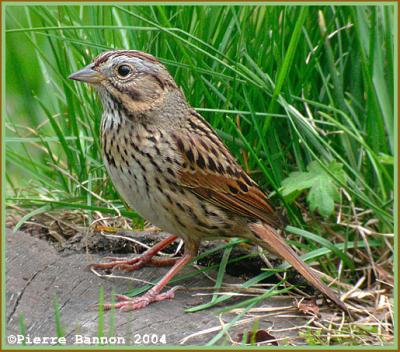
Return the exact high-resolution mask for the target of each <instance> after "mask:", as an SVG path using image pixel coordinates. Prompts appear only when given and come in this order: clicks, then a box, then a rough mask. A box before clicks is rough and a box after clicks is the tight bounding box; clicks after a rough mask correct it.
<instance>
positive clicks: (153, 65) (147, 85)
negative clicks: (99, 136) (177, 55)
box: [68, 50, 176, 113]
mask: <svg viewBox="0 0 400 352" xmlns="http://www.w3.org/2000/svg"><path fill="white" fill-rule="evenodd" d="M68 78H69V79H73V80H76V81H82V82H86V83H89V84H91V85H93V86H94V87H95V89H96V90H97V91H98V92H99V93H100V97H101V100H102V102H103V105H105V108H106V107H107V106H106V105H107V104H109V103H110V102H114V103H117V105H118V106H121V104H122V106H123V107H124V108H125V109H127V110H128V111H130V112H131V113H137V112H144V111H146V110H149V109H151V108H152V107H154V106H155V105H157V104H159V103H160V102H161V101H162V100H163V99H164V96H165V94H166V93H167V92H168V91H170V90H173V89H175V88H176V83H175V81H174V80H173V78H172V77H171V75H170V74H169V73H168V71H167V69H166V68H165V66H164V65H162V64H161V63H160V62H159V61H158V60H157V59H156V58H155V57H153V56H151V55H150V54H147V53H144V52H141V51H136V50H113V51H107V52H104V53H102V54H101V55H99V56H97V57H96V58H95V59H93V61H92V62H91V63H90V64H89V65H87V66H86V67H84V68H83V69H81V70H79V71H77V72H75V73H73V74H72V75H70V76H69V77H68Z"/></svg>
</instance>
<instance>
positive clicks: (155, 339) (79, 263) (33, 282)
mask: <svg viewBox="0 0 400 352" xmlns="http://www.w3.org/2000/svg"><path fill="white" fill-rule="evenodd" d="M6 236H7V237H6V291H7V292H6V333H7V336H10V335H15V336H16V335H18V334H21V329H24V328H25V334H26V335H29V336H30V337H32V338H33V337H40V338H43V337H52V336H57V331H56V326H57V323H56V314H55V308H54V300H55V298H56V300H57V301H58V303H57V305H58V304H59V308H60V321H61V327H62V330H63V334H64V336H65V337H66V341H67V342H66V343H67V345H71V344H75V343H76V342H77V341H78V340H76V335H80V336H84V337H87V338H91V337H97V336H99V326H101V324H99V314H98V308H97V306H96V304H97V303H98V297H99V288H100V287H103V288H104V292H105V301H110V299H111V294H112V292H114V293H124V292H126V291H128V290H129V289H131V288H134V287H140V286H142V285H143V283H140V282H134V281H131V280H124V279H113V280H112V281H111V280H105V279H103V278H100V277H97V276H96V275H94V274H93V273H92V272H91V271H89V270H88V269H87V265H88V264H89V263H93V262H99V261H101V259H102V257H104V256H106V255H110V253H109V252H108V253H107V251H108V250H109V249H110V248H108V245H107V244H105V245H104V249H105V251H104V252H103V253H101V254H98V253H90V254H88V253H85V251H84V250H82V245H81V244H80V242H79V241H77V243H74V242H73V241H70V242H69V248H67V250H63V251H61V252H60V251H58V250H56V248H55V247H54V246H53V245H51V244H49V242H48V241H45V240H43V239H39V238H37V237H34V236H31V235H30V234H27V233H24V232H16V233H13V232H12V231H11V230H7V233H6ZM89 245H90V244H89ZM67 247H68V246H67ZM167 270H168V269H167V268H154V267H145V268H142V269H140V270H137V271H134V272H133V273H129V274H126V273H124V275H128V276H130V277H134V278H136V279H141V280H145V281H154V280H156V279H158V278H159V277H160V276H161V275H162V274H164V273H165V272H166V271H167ZM184 270H185V272H189V271H193V270H196V269H195V268H193V267H190V266H189V267H187V268H185V269H184ZM212 276H213V277H215V273H214V275H212ZM225 281H227V282H240V281H241V279H240V278H238V277H231V276H228V275H227V276H225V278H224V282H225ZM182 284H183V285H184V286H185V287H187V288H194V287H196V288H197V287H198V288H199V290H190V291H187V290H186V291H185V290H179V291H177V293H176V297H175V299H174V300H171V301H165V302H158V303H153V304H151V305H150V306H148V307H147V308H146V309H142V310H140V311H134V312H128V313H124V312H119V311H116V312H106V313H105V314H104V336H115V337H116V336H118V337H123V338H124V344H125V345H148V346H149V345H153V344H158V345H164V344H166V345H182V344H183V345H197V346H204V345H205V344H207V342H209V341H210V340H211V339H212V338H213V337H214V336H215V335H216V334H217V333H218V332H220V331H221V328H222V326H223V324H224V322H225V323H226V322H229V321H230V320H231V319H232V318H233V317H235V313H232V314H231V313H229V314H224V315H223V316H221V315H219V314H217V311H218V309H219V308H220V307H219V308H213V309H208V310H204V311H200V312H196V313H185V308H189V307H193V306H195V305H198V304H200V303H202V302H207V301H209V300H210V296H209V295H199V293H201V292H202V293H205V292H210V291H209V290H208V291H207V290H204V291H202V290H201V288H202V287H204V288H210V287H212V286H213V285H214V282H212V281H211V280H210V279H208V278H207V277H206V276H204V275H202V274H198V275H196V276H195V277H194V278H192V279H188V280H185V281H184V282H183V283H182ZM231 303H232V300H231V301H230V304H231ZM288 306H289V307H290V306H292V307H294V306H293V299H292V298H288V297H286V298H283V299H276V298H275V299H268V300H266V301H265V302H263V304H262V308H263V309H264V312H268V310H269V309H272V310H273V309H276V308H279V307H288ZM289 312H290V310H289ZM236 314H237V313H236ZM22 318H23V319H22ZM21 320H23V324H22V325H23V326H24V328H23V327H22V325H21ZM309 320H310V316H306V315H304V314H302V313H301V312H298V311H296V310H292V313H290V314H286V315H285V314H273V312H272V314H264V315H263V318H262V319H260V320H259V326H258V329H260V330H263V331H268V332H270V333H271V336H273V337H274V338H276V339H277V342H274V344H275V345H276V344H296V345H298V344H302V343H304V340H303V339H302V338H299V336H298V331H297V330H296V329H293V330H291V329H292V328H293V327H295V326H301V325H304V324H305V323H307V322H308V321H309ZM253 324H254V315H253V316H252V315H249V316H244V317H243V319H241V320H239V325H237V326H235V327H233V328H232V329H230V330H229V334H226V335H225V336H224V337H223V338H222V339H221V340H220V341H219V342H218V343H219V344H226V345H232V344H235V343H236V342H235V341H237V340H240V339H241V335H240V334H243V333H244V332H247V331H251V330H252V326H253ZM112 326H114V329H115V330H114V331H110V330H111V329H112V328H110V327H112ZM146 336H148V337H146ZM148 338H150V341H149V342H147V340H148ZM268 339H270V337H268V335H267V338H266V340H268ZM110 341H111V340H110ZM120 341H122V340H120ZM267 343H268V342H267V341H265V344H267Z"/></svg>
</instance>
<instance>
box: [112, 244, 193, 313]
mask: <svg viewBox="0 0 400 352" xmlns="http://www.w3.org/2000/svg"><path fill="white" fill-rule="evenodd" d="M193 257H194V253H193V252H188V253H185V255H184V256H183V257H181V258H179V259H178V260H177V261H176V263H175V264H174V266H173V267H172V268H171V269H170V270H169V271H168V273H167V274H165V276H164V277H163V278H162V279H161V280H160V282H159V283H158V284H157V285H155V286H154V287H153V288H151V289H150V290H149V291H147V292H146V293H145V294H144V295H143V296H141V297H136V298H130V297H127V296H124V295H117V300H118V301H119V302H118V303H114V304H110V303H107V304H104V309H105V310H109V309H111V308H119V309H120V310H122V311H124V312H128V311H131V310H137V309H141V308H144V307H146V306H147V305H149V304H150V303H152V302H158V301H164V300H166V299H172V298H174V296H175V291H176V289H177V288H178V286H175V287H173V288H171V289H169V290H168V291H167V292H164V293H161V290H162V289H163V288H164V287H165V285H166V284H167V283H168V282H169V281H170V280H171V279H172V278H173V277H174V276H175V275H176V274H177V273H178V272H179V271H180V270H181V269H182V268H183V267H184V266H185V265H186V264H187V263H189V262H190V260H191V259H192V258H193Z"/></svg>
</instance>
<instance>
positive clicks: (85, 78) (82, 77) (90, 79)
mask: <svg viewBox="0 0 400 352" xmlns="http://www.w3.org/2000/svg"><path fill="white" fill-rule="evenodd" d="M68 78H69V79H73V80H75V81H82V82H86V83H92V84H96V83H100V82H101V81H102V80H103V79H104V78H105V77H104V75H102V74H101V73H100V72H97V71H96V70H94V69H93V64H90V65H88V66H86V67H84V68H83V69H81V70H79V71H76V72H75V73H73V74H72V75H70V76H69V77H68Z"/></svg>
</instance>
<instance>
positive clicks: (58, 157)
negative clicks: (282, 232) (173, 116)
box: [6, 5, 396, 301]
mask: <svg viewBox="0 0 400 352" xmlns="http://www.w3.org/2000/svg"><path fill="white" fill-rule="evenodd" d="M393 25H394V7H393V6H391V5H375V6H307V7H301V6H183V5H179V6H161V5H159V6H158V5H157V6H125V5H115V6H108V5H107V6H106V5H104V6H92V5H90V6H89V5H82V6H75V5H74V6H36V5H32V6H15V5H12V6H8V7H7V8H6V74H7V84H6V94H7V107H6V135H7V137H6V138H7V139H6V142H7V144H6V147H7V148H6V156H7V196H8V201H9V202H10V203H14V204H15V203H17V204H18V205H19V206H22V207H26V208H27V209H31V208H32V209H33V211H35V212H36V213H37V208H38V207H39V206H43V208H41V209H42V210H43V211H48V209H49V208H48V206H50V207H51V208H58V207H74V208H81V209H82V211H91V210H98V209H100V210H102V211H108V212H111V213H115V207H117V208H121V209H122V208H123V204H122V202H121V201H120V200H119V196H118V195H117V194H116V192H115V190H114V189H113V187H112V185H111V183H110V182H109V181H108V179H107V175H106V174H105V170H104V168H103V166H102V162H101V158H100V153H99V138H98V137H99V133H98V132H99V123H100V116H101V107H100V104H99V101H98V100H97V98H96V97H95V95H94V94H93V92H92V91H91V90H90V89H88V88H87V87H86V86H84V85H80V84H75V83H74V82H71V81H69V80H68V79H67V77H68V75H69V74H70V73H72V72H74V71H75V70H77V69H79V68H81V67H82V66H84V65H86V64H87V63H89V62H90V60H91V59H92V58H93V57H94V56H96V55H97V54H99V53H101V52H102V51H104V50H108V49H113V48H130V49H138V50H143V51H146V52H149V53H151V54H153V55H154V56H156V57H158V58H159V59H160V60H161V61H162V62H163V63H165V65H166V66H167V67H168V69H169V70H170V71H171V73H172V75H173V77H175V79H176V81H177V82H178V84H179V85H180V86H181V87H182V89H183V91H184V93H185V95H186V97H187V98H188V100H189V102H190V103H191V104H192V105H193V106H194V107H195V108H196V109H197V110H198V111H199V112H200V113H201V114H202V115H203V116H204V117H205V118H206V119H207V120H208V121H209V122H210V123H211V124H212V125H213V126H214V127H215V129H216V130H217V131H218V133H219V134H220V136H221V137H222V138H223V139H224V141H225V142H226V144H227V145H228V147H229V149H230V150H231V151H232V153H233V154H234V155H235V156H236V157H237V159H238V160H239V162H240V163H241V164H242V165H243V167H244V168H245V169H246V170H247V171H249V172H250V173H251V175H252V177H253V178H255V179H256V180H257V181H258V183H259V184H260V186H261V188H262V189H264V190H265V191H266V192H270V193H271V200H272V201H273V202H274V203H275V204H277V205H283V207H285V208H286V209H287V212H288V215H289V218H290V222H291V223H292V224H294V225H296V226H297V232H296V230H295V229H294V232H296V233H297V234H298V235H300V236H303V235H304V239H305V242H304V243H303V244H301V245H300V246H302V247H303V248H304V249H305V250H306V251H310V250H314V251H318V250H319V247H318V246H317V245H316V243H319V244H320V245H321V246H322V247H324V248H325V249H324V250H325V252H324V253H323V255H324V256H330V255H331V254H332V252H334V250H326V249H329V243H328V244H326V240H325V242H324V237H327V236H329V237H328V240H330V241H331V240H332V237H331V236H330V235H326V231H325V228H324V227H323V226H321V224H320V223H321V222H323V224H324V226H326V227H328V228H329V229H331V231H333V232H336V233H338V234H339V237H340V236H342V238H344V239H346V241H348V242H347V243H346V244H345V245H344V246H339V245H335V246H336V247H333V248H340V250H341V251H343V252H344V253H346V254H345V256H344V260H343V263H344V264H345V267H346V268H350V269H351V265H350V264H349V262H350V260H348V257H347V251H348V250H349V249H350V248H351V247H352V246H354V243H356V242H354V243H353V242H352V241H353V240H354V241H357V239H358V236H357V233H356V230H355V229H354V228H348V227H347V228H346V227H343V226H338V225H337V221H335V217H334V216H332V217H331V218H329V219H325V220H324V219H321V218H319V217H318V215H317V214H315V213H312V212H311V211H309V210H307V209H304V207H303V206H299V205H300V204H303V202H302V199H301V198H300V202H291V201H290V200H288V199H283V198H282V197H281V184H282V181H283V180H284V179H285V178H286V177H288V175H289V174H290V173H291V172H293V171H305V170H306V167H307V165H308V164H309V163H310V162H311V161H318V162H319V163H320V165H321V166H322V167H323V168H325V169H326V171H327V172H328V173H329V168H328V167H327V165H328V163H329V162H331V161H332V160H335V161H336V162H338V163H340V164H341V165H342V166H343V170H344V172H345V179H344V180H342V179H340V178H337V177H336V175H335V174H331V177H333V178H334V179H335V181H336V183H337V184H338V185H339V186H340V188H341V190H342V192H341V195H342V197H341V200H340V202H338V204H337V205H338V207H337V208H336V209H337V211H338V212H339V210H338V209H339V203H340V216H342V217H348V219H353V220H354V218H353V217H354V215H355V214H354V211H355V209H356V211H357V212H358V211H360V212H362V210H366V211H368V213H367V214H368V218H367V219H366V218H365V217H363V218H362V222H363V223H365V222H368V220H371V219H374V224H373V229H374V231H373V233H372V234H371V237H373V240H374V242H373V245H371V247H374V248H375V247H377V248H378V250H374V251H373V255H374V256H375V258H378V257H379V253H381V252H382V251H383V250H380V249H379V248H382V247H384V246H385V241H384V238H383V236H380V235H379V234H380V233H392V232H393V197H394V193H393V187H394V177H393V173H394V149H395V147H396V146H395V134H394V133H395V129H394V117H393V116H394V115H393V113H394V76H393V73H394V70H395V67H394V51H393V48H394V37H393ZM301 209H302V211H301ZM304 213H308V214H309V217H311V219H314V221H308V222H307V225H306V223H305V221H304V216H303V215H304ZM125 214H126V215H131V216H134V213H133V212H125ZM335 215H338V213H336V214H335ZM356 215H357V214H356ZM315 220H316V221H315ZM305 226H306V228H307V230H309V231H312V232H314V233H316V234H317V235H315V236H316V237H314V238H310V236H308V237H307V235H306V232H304V231H303V230H301V228H304V227H305ZM315 239H317V241H315ZM366 245H367V246H368V244H366ZM331 249H332V248H331ZM225 253H226V254H225V256H224V258H223V259H224V260H223V266H224V265H226V263H227V259H228V257H229V253H228V252H225ZM336 254H337V253H336ZM335 256H336V255H335ZM346 258H347V260H346ZM342 259H343V258H342ZM324 265H325V266H324V269H326V270H327V271H328V272H331V273H333V275H335V272H336V268H335V266H332V265H329V264H326V263H325V264H324ZM221 270H222V269H221ZM222 274H223V273H222V271H221V272H220V273H219V276H218V282H217V284H220V282H221V280H222V277H223V275H222ZM212 300H213V301H215V300H220V298H218V299H217V297H213V299H212Z"/></svg>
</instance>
